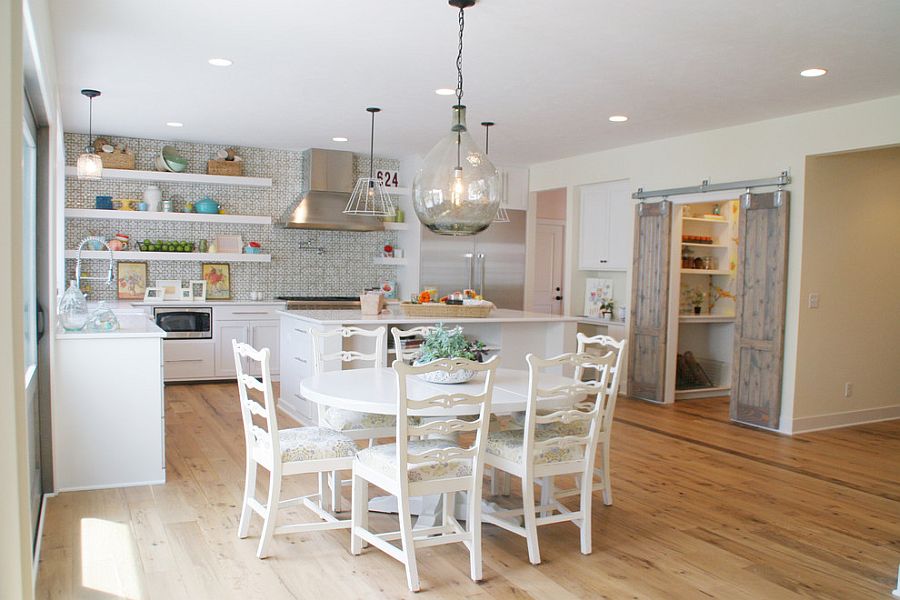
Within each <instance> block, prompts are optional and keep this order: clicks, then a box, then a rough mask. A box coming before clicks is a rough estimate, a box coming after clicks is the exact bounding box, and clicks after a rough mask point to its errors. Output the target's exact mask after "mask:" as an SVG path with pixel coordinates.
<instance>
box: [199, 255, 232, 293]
mask: <svg viewBox="0 0 900 600" xmlns="http://www.w3.org/2000/svg"><path fill="white" fill-rule="evenodd" d="M202 268H203V281H205V282H206V299H207V300H231V266H230V265H229V264H228V263H203V267H202Z"/></svg>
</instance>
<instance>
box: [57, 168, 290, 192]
mask: <svg viewBox="0 0 900 600" xmlns="http://www.w3.org/2000/svg"><path fill="white" fill-rule="evenodd" d="M77 176H78V170H77V169H76V168H75V167H66V177H77ZM103 179H127V180H131V181H164V182H167V183H205V184H207V185H234V186H244V187H272V180H271V179H269V178H268V177H232V176H229V175H204V174H202V173H169V172H166V171H134V170H130V169H103Z"/></svg>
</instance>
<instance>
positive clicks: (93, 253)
mask: <svg viewBox="0 0 900 600" xmlns="http://www.w3.org/2000/svg"><path fill="white" fill-rule="evenodd" d="M112 254H113V259H114V260H137V261H152V260H156V261H170V262H179V261H180V262H210V263H216V262H228V263H238V262H272V255H271V254H225V253H215V254H212V253H209V252H135V251H125V252H113V253H112ZM108 257H109V253H108V252H106V251H105V250H85V251H84V252H82V253H81V258H91V259H94V258H96V259H101V260H105V259H107V258H108ZM66 258H78V251H77V250H66Z"/></svg>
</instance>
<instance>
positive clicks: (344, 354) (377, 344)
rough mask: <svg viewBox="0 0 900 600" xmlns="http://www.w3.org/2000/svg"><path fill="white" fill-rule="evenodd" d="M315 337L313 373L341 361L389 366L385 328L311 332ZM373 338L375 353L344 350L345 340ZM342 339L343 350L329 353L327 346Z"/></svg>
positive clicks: (355, 328)
mask: <svg viewBox="0 0 900 600" xmlns="http://www.w3.org/2000/svg"><path fill="white" fill-rule="evenodd" d="M311 333H312V336H313V372H314V373H316V374H318V373H321V372H322V371H324V370H325V363H326V362H330V361H333V360H339V361H341V362H342V363H346V362H353V361H366V362H371V363H372V366H373V367H384V366H385V365H386V364H387V349H386V347H385V340H386V338H385V333H386V328H385V327H378V328H377V329H362V328H361V327H339V328H337V329H332V330H331V331H319V330H316V329H312V330H311ZM354 337H356V338H372V339H373V340H374V348H373V352H371V353H366V352H360V351H358V350H344V348H343V340H346V339H348V338H354ZM335 338H340V341H341V348H340V349H339V350H338V351H336V352H327V351H326V349H325V346H326V345H327V344H328V342H329V341H330V340H333V339H335Z"/></svg>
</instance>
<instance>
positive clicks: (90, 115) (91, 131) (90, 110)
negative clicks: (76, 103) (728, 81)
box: [88, 97, 94, 146]
mask: <svg viewBox="0 0 900 600" xmlns="http://www.w3.org/2000/svg"><path fill="white" fill-rule="evenodd" d="M93 137H94V98H93V97H91V98H89V99H88V146H93V144H94V142H93V141H92V140H91V138H93Z"/></svg>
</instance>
